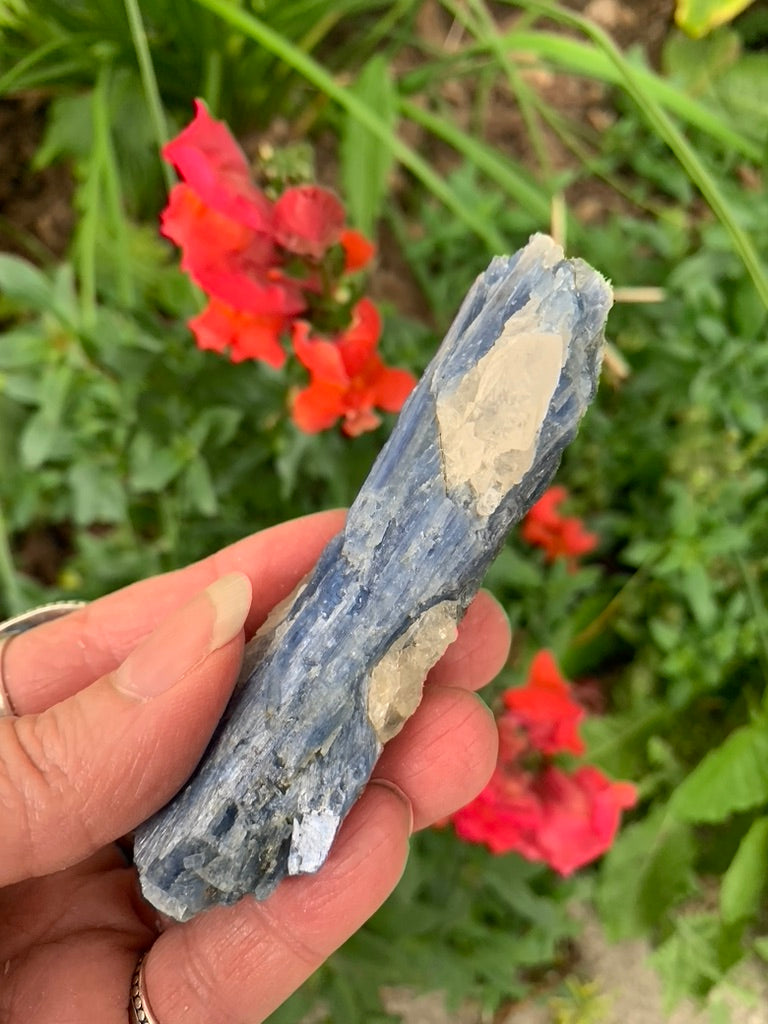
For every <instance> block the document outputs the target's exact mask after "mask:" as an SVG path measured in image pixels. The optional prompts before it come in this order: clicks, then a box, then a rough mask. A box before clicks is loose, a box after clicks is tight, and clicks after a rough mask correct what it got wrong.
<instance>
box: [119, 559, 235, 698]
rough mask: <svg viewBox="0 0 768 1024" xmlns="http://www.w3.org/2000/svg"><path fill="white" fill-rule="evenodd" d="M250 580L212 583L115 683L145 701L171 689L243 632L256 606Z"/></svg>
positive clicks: (123, 667)
mask: <svg viewBox="0 0 768 1024" xmlns="http://www.w3.org/2000/svg"><path fill="white" fill-rule="evenodd" d="M251 596H252V592H251V582H250V580H249V579H248V577H247V576H244V575H243V573H239V572H234V573H229V574H228V575H227V576H222V577H221V579H218V580H216V582H215V583H211V585H210V586H209V587H206V589H205V590H203V591H201V592H200V593H199V594H198V595H197V596H196V597H193V598H192V600H191V601H190V602H189V604H186V605H185V606H184V607H183V608H180V609H179V610H178V611H177V612H174V614H173V615H171V617H170V618H169V619H167V620H166V621H165V622H163V623H162V624H161V625H160V626H158V628H157V629H156V630H155V631H154V633H152V634H151V635H150V636H148V637H147V639H146V640H144V641H143V642H142V643H141V644H140V645H139V646H138V647H137V648H136V650H135V651H133V652H132V653H131V654H130V655H129V656H128V657H127V658H126V660H125V661H124V662H123V664H122V665H121V666H120V668H118V669H117V670H116V672H115V673H114V674H113V676H112V682H113V684H114V685H115V687H117V689H118V690H120V691H121V692H122V693H124V694H127V695H128V696H130V697H134V698H139V699H140V700H149V699H150V698H152V697H157V696H159V695H160V694H161V693H165V691H166V690H170V688H171V687H172V686H175V685H176V684H177V683H178V682H180V681H181V680H182V679H183V678H184V676H185V675H186V674H187V673H188V672H189V671H190V669H192V668H194V667H195V666H196V665H198V664H199V663H200V662H201V661H203V659H204V658H206V657H207V656H208V655H209V654H211V652H212V651H216V650H218V649H219V648H220V647H224V645H225V644H228V643H229V641H230V640H232V639H233V638H234V637H236V636H237V634H238V633H239V632H240V630H241V629H242V628H243V624H244V623H245V619H246V616H247V615H248V612H249V611H250V608H251Z"/></svg>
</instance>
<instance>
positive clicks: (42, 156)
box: [33, 92, 93, 170]
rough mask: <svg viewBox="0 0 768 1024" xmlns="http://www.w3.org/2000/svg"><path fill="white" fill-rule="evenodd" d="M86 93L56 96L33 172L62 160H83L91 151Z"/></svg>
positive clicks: (91, 136)
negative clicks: (73, 158)
mask: <svg viewBox="0 0 768 1024" xmlns="http://www.w3.org/2000/svg"><path fill="white" fill-rule="evenodd" d="M92 103H93V99H92V96H91V93H90V92H83V93H80V94H79V95H77V96H59V97H57V98H56V99H54V100H53V101H52V102H51V106H50V110H49V111H48V121H47V126H46V129H45V135H44V136H43V140H42V142H41V144H40V146H39V147H38V150H37V152H36V153H35V159H34V164H33V166H34V167H35V169H36V170H39V169H41V168H43V167H48V166H49V165H50V164H52V163H53V162H54V161H55V160H59V159H61V158H62V157H64V158H70V157H75V158H80V159H84V158H86V157H88V156H89V154H90V153H91V150H92V148H93V118H92V116H91V105H92Z"/></svg>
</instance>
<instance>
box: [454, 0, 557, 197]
mask: <svg viewBox="0 0 768 1024" xmlns="http://www.w3.org/2000/svg"><path fill="white" fill-rule="evenodd" d="M442 3H443V5H444V6H446V7H447V8H448V9H449V10H450V11H451V13H452V14H453V16H454V17H455V18H457V19H458V20H459V21H460V22H461V23H462V25H464V27H465V29H466V30H467V31H468V32H471V33H472V35H473V36H474V37H475V39H477V40H478V42H480V43H482V44H483V45H484V46H485V47H487V48H488V51H489V53H491V54H492V55H493V57H494V58H495V61H496V64H497V66H498V67H499V68H500V69H501V70H502V71H503V73H504V75H505V76H506V79H507V83H508V85H509V88H510V90H511V92H512V95H513V96H514V97H515V98H516V99H517V104H518V107H519V109H520V115H521V117H522V119H523V123H524V125H525V127H526V131H527V133H528V137H529V139H530V141H531V145H532V147H533V151H534V153H535V154H536V159H537V160H538V162H539V168H540V170H541V173H542V176H543V177H544V180H545V182H547V183H549V182H550V181H551V179H552V174H553V169H552V161H551V159H550V156H549V153H548V151H547V145H546V142H545V140H544V133H543V131H542V130H541V125H540V124H539V120H538V112H537V109H536V104H535V102H534V100H533V90H531V89H530V88H529V87H528V86H527V85H526V83H525V82H524V81H523V78H522V77H521V75H520V74H519V72H518V70H517V67H516V65H515V63H514V61H511V60H510V59H509V57H508V55H507V50H506V47H505V46H504V43H503V41H502V39H501V37H500V35H499V32H498V28H497V26H496V23H495V22H494V20H493V18H492V17H491V15H490V13H489V11H488V8H487V7H486V5H485V3H483V0H467V4H468V7H469V8H470V10H471V11H472V13H473V15H474V19H475V20H474V22H472V21H471V20H470V18H468V17H467V13H466V11H464V10H463V8H462V7H461V6H460V5H458V4H456V3H454V2H453V0H442Z"/></svg>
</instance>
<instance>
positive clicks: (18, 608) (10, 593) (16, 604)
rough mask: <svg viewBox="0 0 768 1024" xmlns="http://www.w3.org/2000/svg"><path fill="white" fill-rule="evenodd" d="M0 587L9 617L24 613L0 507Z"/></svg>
mask: <svg viewBox="0 0 768 1024" xmlns="http://www.w3.org/2000/svg"><path fill="white" fill-rule="evenodd" d="M0 587H2V590H3V593H4V595H5V603H6V606H7V609H8V611H9V612H10V614H11V615H18V614H19V612H23V611H24V599H23V598H22V596H21V588H20V587H19V581H18V579H17V578H16V569H15V567H14V564H13V555H12V554H11V545H10V541H9V538H8V530H7V528H6V525H5V516H4V515H3V509H2V507H1V506H0Z"/></svg>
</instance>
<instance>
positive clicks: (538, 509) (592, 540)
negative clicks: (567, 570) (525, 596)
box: [520, 487, 598, 567]
mask: <svg viewBox="0 0 768 1024" xmlns="http://www.w3.org/2000/svg"><path fill="white" fill-rule="evenodd" d="M567 495H568V492H567V491H566V489H565V488H564V487H550V489H549V490H548V491H547V492H546V493H545V494H544V495H542V497H541V498H540V499H539V500H538V501H537V502H536V504H535V505H533V506H532V508H531V509H530V510H529V511H528V514H527V515H526V517H525V519H524V520H523V523H522V525H521V527H520V535H521V537H522V538H523V540H525V541H526V542H527V543H528V544H532V545H534V546H536V547H540V548H543V550H544V552H545V554H546V557H547V561H550V562H553V561H555V559H557V558H565V559H567V560H569V561H570V562H571V567H575V564H574V563H575V559H576V558H578V557H579V556H580V555H585V554H587V553H588V552H590V551H592V550H594V548H595V547H596V546H597V542H598V538H597V535H596V534H594V533H589V532H588V531H587V530H585V529H584V524H583V523H582V521H581V519H578V518H577V517H576V516H562V515H560V512H559V511H558V506H559V505H560V504H561V503H562V502H563V501H564V499H565V498H566V497H567Z"/></svg>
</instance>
